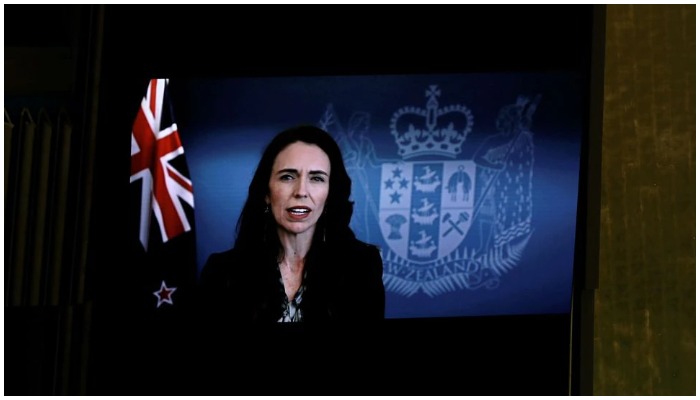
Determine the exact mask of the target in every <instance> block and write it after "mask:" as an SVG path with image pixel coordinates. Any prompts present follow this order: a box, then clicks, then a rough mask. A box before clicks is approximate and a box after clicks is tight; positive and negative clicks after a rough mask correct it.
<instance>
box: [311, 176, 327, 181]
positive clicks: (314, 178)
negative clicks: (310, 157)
mask: <svg viewBox="0 0 700 400" xmlns="http://www.w3.org/2000/svg"><path fill="white" fill-rule="evenodd" d="M311 180H312V181H314V182H325V181H326V180H325V179H323V177H322V176H312V177H311Z"/></svg>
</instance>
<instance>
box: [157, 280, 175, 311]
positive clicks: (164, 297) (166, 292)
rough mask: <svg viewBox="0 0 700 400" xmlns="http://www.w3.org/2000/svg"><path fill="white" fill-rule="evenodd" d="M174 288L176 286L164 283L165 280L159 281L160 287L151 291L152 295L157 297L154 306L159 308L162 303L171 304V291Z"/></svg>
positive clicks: (172, 291) (173, 290)
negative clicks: (156, 302)
mask: <svg viewBox="0 0 700 400" xmlns="http://www.w3.org/2000/svg"><path fill="white" fill-rule="evenodd" d="M176 290H177V288H176V287H168V286H167V285H166V284H165V281H162V282H161V283H160V289H158V290H156V291H155V292H153V295H154V296H156V297H157V298H158V304H157V305H156V308H160V305H161V304H163V303H168V304H170V305H173V293H174V292H175V291H176Z"/></svg>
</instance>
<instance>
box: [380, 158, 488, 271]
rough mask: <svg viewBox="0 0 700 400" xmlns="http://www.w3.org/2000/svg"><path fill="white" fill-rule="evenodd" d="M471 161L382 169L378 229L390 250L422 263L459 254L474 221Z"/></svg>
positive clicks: (405, 164) (395, 165)
mask: <svg viewBox="0 0 700 400" xmlns="http://www.w3.org/2000/svg"><path fill="white" fill-rule="evenodd" d="M475 173H476V166H475V164H474V161H471V160H454V161H415V162H398V163H384V164H382V175H381V181H380V184H381V191H380V196H379V226H380V228H381V232H382V236H383V237H384V240H385V241H386V243H387V245H388V246H389V247H390V248H391V250H392V251H394V253H396V254H397V255H399V256H400V257H402V258H404V259H406V260H408V261H410V262H413V263H417V264H427V263H432V262H435V261H436V260H439V259H440V258H442V257H445V256H447V255H449V254H450V253H451V252H453V251H454V250H456V249H457V248H458V246H459V245H460V243H462V241H463V240H464V238H465V236H466V235H467V232H468V231H469V228H470V227H471V224H472V220H473V218H474V215H473V211H474V183H475Z"/></svg>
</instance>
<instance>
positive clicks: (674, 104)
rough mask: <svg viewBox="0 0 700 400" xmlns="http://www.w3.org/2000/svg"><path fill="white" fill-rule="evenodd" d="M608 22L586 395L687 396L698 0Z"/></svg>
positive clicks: (624, 11) (638, 9) (630, 9)
mask: <svg viewBox="0 0 700 400" xmlns="http://www.w3.org/2000/svg"><path fill="white" fill-rule="evenodd" d="M606 30H607V41H606V44H607V49H606V52H605V88H604V90H605V102H604V106H605V109H604V119H603V153H602V154H603V160H602V179H601V181H602V185H601V192H602V196H601V230H600V268H599V286H598V291H597V293H596V300H595V337H594V352H595V353H594V359H595V363H594V365H595V368H594V371H593V373H594V394H596V395H695V391H696V388H695V359H696V355H695V338H696V336H695V335H696V331H695V315H696V314H695V313H696V309H695V304H696V303H695V280H696V275H695V274H696V267H695V229H696V227H695V210H696V208H695V207H696V200H695V146H696V128H695V107H696V104H695V101H696V100H695V96H696V94H695V5H682V6H678V5H674V6H665V5H663V6H662V5H609V6H607V29H606Z"/></svg>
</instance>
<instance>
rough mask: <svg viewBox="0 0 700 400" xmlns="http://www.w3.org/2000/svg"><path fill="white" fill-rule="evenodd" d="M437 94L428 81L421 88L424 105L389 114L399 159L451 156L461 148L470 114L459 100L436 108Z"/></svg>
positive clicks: (470, 126) (467, 132)
mask: <svg viewBox="0 0 700 400" xmlns="http://www.w3.org/2000/svg"><path fill="white" fill-rule="evenodd" d="M440 94H441V92H440V89H438V87H437V85H431V86H430V87H429V88H428V89H427V90H426V91H425V96H426V97H427V98H428V101H427V102H426V107H425V108H418V107H410V106H409V107H403V108H401V109H399V110H398V111H396V112H395V113H394V115H392V117H391V122H390V125H389V127H390V129H391V134H392V136H394V140H396V144H397V145H398V146H399V156H401V158H402V159H404V160H405V159H408V158H412V157H417V156H427V155H437V156H445V157H449V158H455V157H456V156H457V155H458V154H459V153H461V152H462V144H463V143H464V141H465V140H466V139H467V135H468V134H469V132H470V131H471V129H472V126H473V125H474V117H473V116H472V113H471V111H470V110H469V109H468V108H467V107H465V106H463V105H461V104H455V105H449V106H446V107H442V108H439V107H438V106H439V103H438V97H439V96H440Z"/></svg>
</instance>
